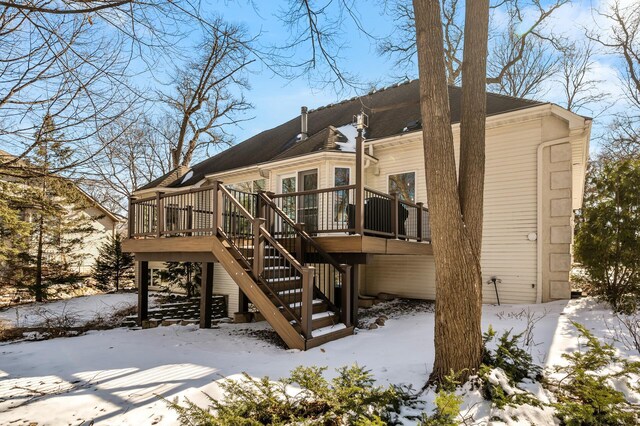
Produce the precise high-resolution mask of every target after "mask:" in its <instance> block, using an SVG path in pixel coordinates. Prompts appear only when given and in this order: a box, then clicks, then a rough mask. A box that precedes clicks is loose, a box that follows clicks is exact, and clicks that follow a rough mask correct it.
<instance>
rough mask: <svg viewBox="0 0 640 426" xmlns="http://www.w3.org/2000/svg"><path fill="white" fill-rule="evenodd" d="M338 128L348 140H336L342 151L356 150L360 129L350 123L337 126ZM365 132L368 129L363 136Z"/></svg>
mask: <svg viewBox="0 0 640 426" xmlns="http://www.w3.org/2000/svg"><path fill="white" fill-rule="evenodd" d="M336 130H338V131H339V132H340V133H342V134H343V135H344V136H345V137H346V138H347V142H336V145H338V148H339V149H340V151H345V152H356V137H357V136H358V129H356V128H355V126H354V125H353V124H351V123H349V124H345V125H343V126H340V127H336ZM364 133H366V129H365V131H364V132H363V135H362V136H363V137H364Z"/></svg>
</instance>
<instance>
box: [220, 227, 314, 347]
mask: <svg viewBox="0 0 640 426" xmlns="http://www.w3.org/2000/svg"><path fill="white" fill-rule="evenodd" d="M212 251H213V255H214V257H215V258H216V259H217V260H218V262H220V264H221V265H222V267H223V268H224V269H225V270H226V271H227V273H228V274H229V276H230V277H231V278H232V279H233V281H235V283H236V284H237V285H238V287H240V289H241V290H242V291H243V292H244V294H245V295H246V296H247V297H248V298H249V300H250V301H251V303H253V304H254V305H255V306H256V308H257V309H258V311H260V312H261V313H262V315H263V316H264V318H265V320H266V321H267V322H268V323H269V324H270V325H271V327H273V329H274V330H275V331H276V333H278V335H279V336H280V337H281V338H282V340H284V342H285V344H286V345H287V346H288V347H289V348H291V349H300V350H305V349H306V342H305V339H304V337H302V335H301V334H300V333H298V332H297V331H296V329H295V328H294V327H293V325H291V323H289V321H288V320H287V319H286V318H285V317H284V315H282V313H281V312H280V310H279V309H278V308H277V307H276V306H275V305H274V304H273V303H272V302H271V300H270V299H269V297H268V296H267V295H266V294H265V293H264V292H263V291H262V290H261V289H260V288H259V287H258V284H257V283H256V282H255V281H254V280H253V278H252V277H251V276H250V275H249V274H248V273H247V272H246V271H245V270H244V268H243V266H242V265H241V264H240V263H238V261H237V260H236V259H235V258H234V257H233V255H232V254H231V253H230V252H229V249H228V248H227V247H225V245H224V244H223V243H222V241H220V239H218V238H217V237H216V238H213V248H212Z"/></svg>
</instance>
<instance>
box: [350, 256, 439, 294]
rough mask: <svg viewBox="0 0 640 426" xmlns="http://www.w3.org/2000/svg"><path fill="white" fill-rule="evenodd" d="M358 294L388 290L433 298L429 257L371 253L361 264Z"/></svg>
mask: <svg viewBox="0 0 640 426" xmlns="http://www.w3.org/2000/svg"><path fill="white" fill-rule="evenodd" d="M365 270H366V272H365V282H364V285H363V288H361V293H363V294H369V295H376V294H378V293H392V294H397V295H399V296H403V297H411V298H416V299H428V300H434V299H435V297H436V286H435V282H436V270H435V263H434V260H433V256H374V257H373V261H372V262H370V263H369V264H367V266H365Z"/></svg>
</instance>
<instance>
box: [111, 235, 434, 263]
mask: <svg viewBox="0 0 640 426" xmlns="http://www.w3.org/2000/svg"><path fill="white" fill-rule="evenodd" d="M214 238H215V237H213V236H202V237H171V238H148V239H127V240H125V241H123V242H122V250H123V251H126V252H131V253H135V254H136V257H137V258H138V259H139V260H147V261H156V260H157V261H201V262H207V261H208V262H211V261H214V260H215V259H214V257H213V254H212V249H213V243H214V242H213V239H214ZM314 240H315V241H317V242H318V244H320V246H321V247H322V248H323V249H325V250H326V251H327V252H329V253H363V254H378V255H380V254H386V255H422V256H426V255H432V254H433V247H432V246H431V244H429V243H425V242H416V241H404V240H396V239H388V238H379V237H370V236H361V235H332V236H321V237H315V238H314Z"/></svg>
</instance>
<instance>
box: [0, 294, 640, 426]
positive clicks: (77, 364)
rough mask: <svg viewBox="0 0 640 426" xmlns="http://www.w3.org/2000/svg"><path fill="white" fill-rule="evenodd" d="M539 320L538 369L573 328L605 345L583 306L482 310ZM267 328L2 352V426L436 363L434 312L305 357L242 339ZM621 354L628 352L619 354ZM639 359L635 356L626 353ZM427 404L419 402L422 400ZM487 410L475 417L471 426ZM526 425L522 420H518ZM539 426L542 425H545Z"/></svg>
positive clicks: (116, 333)
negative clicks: (298, 378)
mask: <svg viewBox="0 0 640 426" xmlns="http://www.w3.org/2000/svg"><path fill="white" fill-rule="evenodd" d="M528 317H529V318H534V319H536V320H537V323H536V325H535V328H534V330H533V332H532V334H531V339H532V343H533V344H532V354H533V355H534V359H535V360H537V361H538V362H540V363H541V364H545V365H550V364H553V363H557V362H561V353H562V352H563V351H570V350H575V349H577V348H578V345H579V342H578V339H577V333H576V332H575V330H574V329H573V328H572V326H571V324H570V321H571V320H574V321H578V322H581V323H583V324H585V325H586V326H587V327H588V328H589V329H591V330H592V331H593V332H594V333H595V334H596V335H598V336H602V337H605V338H606V337H610V331H609V330H610V326H611V322H612V321H613V318H612V315H611V313H610V311H609V310H607V309H606V308H605V307H603V306H601V305H599V304H597V303H595V302H594V301H592V300H589V299H582V300H574V301H569V302H567V301H562V302H553V303H548V304H542V305H511V306H485V307H484V313H483V328H484V329H485V330H486V329H487V328H488V327H489V325H492V326H493V327H494V329H496V330H497V331H498V333H501V332H502V331H503V330H509V329H513V330H514V332H521V331H523V330H525V328H526V326H527V322H528V321H527V318H528ZM267 327H268V325H266V324H264V323H261V324H250V325H246V324H223V325H221V327H220V328H219V329H212V330H200V329H198V328H197V327H195V326H171V327H159V328H155V329H148V330H128V329H115V330H109V331H100V332H97V331H96V332H90V333H88V334H86V335H83V336H79V337H73V338H61V339H53V340H47V341H41V342H25V343H18V344H7V345H3V346H0V352H1V354H0V424H12V425H19V424H29V423H30V422H38V424H39V425H45V424H51V425H56V424H74V425H80V424H89V423H91V421H94V422H95V424H118V425H120V424H123V425H142V424H159V425H171V424H175V421H176V415H175V413H174V412H172V411H171V410H169V409H168V408H167V406H166V404H165V402H163V401H162V400H161V399H160V398H159V396H162V397H164V398H167V399H173V398H175V397H179V398H182V397H184V396H188V397H189V398H190V399H193V400H196V401H204V399H203V396H202V393H201V391H204V392H207V393H209V394H211V395H213V396H216V395H219V390H218V388H217V386H216V383H215V382H216V381H217V380H220V379H221V378H225V377H232V376H235V375H238V374H240V373H241V372H247V373H249V374H250V375H252V376H255V377H261V376H265V375H268V376H270V377H272V378H279V377H283V376H286V375H288V373H289V371H290V370H291V369H293V368H294V367H296V366H298V365H317V366H328V367H329V372H332V371H333V369H335V368H336V367H340V366H343V365H350V364H353V363H358V364H360V365H364V366H366V367H367V368H369V369H370V370H371V371H372V372H373V374H374V375H375V377H376V378H377V379H378V382H379V384H387V383H395V384H400V383H405V384H412V385H413V386H414V387H415V388H420V387H421V386H422V385H423V384H424V381H425V379H426V377H427V376H428V373H429V370H430V368H431V365H432V363H433V313H429V312H421V313H413V314H408V315H404V316H400V317H397V318H390V319H389V320H388V321H387V323H386V325H385V326H384V327H381V328H378V329H376V330H366V331H365V330H362V331H360V332H359V333H358V334H357V335H355V336H352V337H347V338H344V339H341V340H338V341H334V342H331V343H328V344H325V345H323V346H321V347H319V348H315V349H312V350H310V351H307V352H298V351H286V350H283V349H279V348H277V347H275V346H273V345H271V344H269V343H266V342H265V341H263V340H259V339H257V338H254V337H250V336H248V335H246V333H243V332H242V330H260V329H264V328H267ZM620 349H621V350H623V351H625V350H626V349H624V348H620ZM626 355H627V356H628V357H630V358H634V359H636V358H637V359H640V354H638V353H637V352H632V351H627V352H626ZM430 398H432V395H431V396H429V395H425V399H430ZM491 415H492V414H491V411H490V410H489V409H487V408H486V407H485V409H478V407H476V408H475V411H474V416H475V421H476V422H477V424H487V422H488V419H490V418H491ZM521 421H523V419H521ZM538 424H545V423H544V418H540V419H538Z"/></svg>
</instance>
